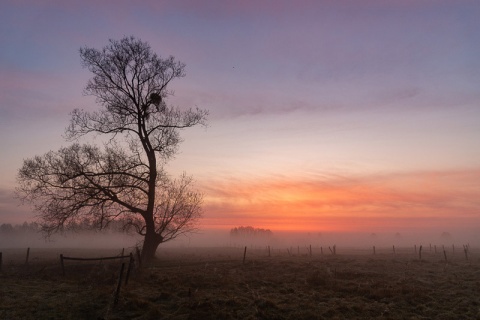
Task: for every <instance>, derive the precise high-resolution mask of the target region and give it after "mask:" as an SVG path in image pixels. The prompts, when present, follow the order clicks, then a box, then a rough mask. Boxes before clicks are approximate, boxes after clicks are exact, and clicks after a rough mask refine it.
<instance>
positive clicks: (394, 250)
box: [393, 245, 395, 254]
mask: <svg viewBox="0 0 480 320" xmlns="http://www.w3.org/2000/svg"><path fill="white" fill-rule="evenodd" d="M393 254H395V245H394V246H393Z"/></svg>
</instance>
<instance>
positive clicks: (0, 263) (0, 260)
mask: <svg viewBox="0 0 480 320" xmlns="http://www.w3.org/2000/svg"><path fill="white" fill-rule="evenodd" d="M0 272H2V252H0Z"/></svg>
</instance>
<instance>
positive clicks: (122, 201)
mask: <svg viewBox="0 0 480 320" xmlns="http://www.w3.org/2000/svg"><path fill="white" fill-rule="evenodd" d="M80 57H81V60H82V65H83V66H84V67H86V68H87V69H88V70H89V71H90V72H92V73H93V77H92V78H91V79H90V80H89V81H88V83H87V86H86V88H85V91H84V92H85V93H86V94H87V95H92V96H94V97H96V101H97V103H98V104H100V106H101V108H100V110H99V111H95V112H87V111H84V110H79V109H75V110H74V111H73V112H72V118H71V122H70V125H69V127H68V128H67V129H66V138H67V139H68V140H70V141H75V143H74V144H73V145H71V146H69V147H65V148H61V149H60V150H58V151H55V152H54V151H50V152H48V153H47V154H45V155H43V156H36V157H34V158H32V159H28V160H25V161H24V163H23V167H22V168H21V169H20V171H19V174H18V182H19V188H18V191H19V194H20V197H22V198H23V199H24V200H26V201H29V202H31V203H33V204H34V208H35V209H36V211H38V212H39V213H40V215H39V217H40V222H41V225H42V228H43V230H44V231H46V232H48V233H52V232H56V231H59V230H62V229H64V228H68V226H69V225H74V224H76V225H79V223H80V222H82V223H83V225H88V224H87V223H85V219H87V220H89V221H90V225H95V226H96V227H98V228H100V229H101V228H104V227H105V226H107V225H108V224H109V222H111V221H113V220H116V219H121V221H124V223H125V227H126V228H127V227H131V228H134V229H135V230H136V231H137V232H138V233H139V234H141V235H143V236H144V242H143V249H142V259H143V260H144V261H150V260H151V259H152V258H153V257H154V255H155V251H156V249H157V247H158V245H159V244H160V243H162V242H165V241H168V240H171V239H174V238H175V237H177V236H178V235H180V234H183V233H185V232H190V231H192V230H194V229H195V222H196V220H197V219H198V218H199V217H200V215H201V207H200V205H201V203H202V195H201V194H200V193H198V192H196V191H193V190H192V182H193V181H192V178H190V177H188V176H186V175H185V174H184V175H182V176H181V177H180V178H178V179H176V180H171V179H170V178H169V177H168V176H167V174H166V172H165V171H164V169H163V167H164V164H165V163H166V162H167V160H169V159H171V158H172V156H173V155H174V154H175V153H176V151H177V148H178V145H179V143H180V142H181V138H180V136H179V130H181V129H184V128H189V127H193V126H195V125H198V124H201V125H205V123H206V117H207V115H208V112H207V111H205V110H200V109H198V108H197V109H195V110H192V109H188V110H185V111H182V110H180V109H178V108H175V107H168V106H167V105H166V99H167V98H168V96H169V95H171V94H172V92H171V91H168V90H167V86H168V84H169V83H170V82H171V81H172V80H173V79H175V78H181V77H183V76H184V67H185V65H184V64H183V63H181V62H178V61H176V60H175V59H174V58H173V57H169V58H166V59H162V58H160V57H159V56H157V55H156V54H155V53H153V52H152V50H151V47H150V46H149V44H148V43H146V42H142V41H141V40H139V39H136V38H134V37H125V38H123V39H121V40H119V41H116V40H110V42H109V44H108V45H107V46H105V47H104V48H103V49H102V50H97V49H94V48H88V47H84V48H82V49H80ZM87 134H96V135H106V136H107V139H105V141H106V142H105V143H104V146H103V147H102V148H100V147H98V146H96V145H92V144H83V145H82V144H79V143H78V142H77V140H78V139H79V138H80V137H82V136H84V135H87Z"/></svg>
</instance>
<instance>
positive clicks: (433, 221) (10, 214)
mask: <svg viewBox="0 0 480 320" xmlns="http://www.w3.org/2000/svg"><path fill="white" fill-rule="evenodd" d="M479 16H480V3H479V2H477V1H462V0H459V1H405V0H397V1H380V0H379V1H373V0H372V1H353V0H350V1H295V2H292V1H237V2H225V1H205V2H198V1H143V2H142V3H141V4H137V3H136V4H133V3H131V2H128V1H115V2H114V1H102V2H100V3H98V4H97V3H96V2H94V1H84V2H69V1H43V2H42V3H39V2H37V1H4V2H2V10H0V30H1V32H0V41H1V47H2V50H1V51H0V150H1V152H2V153H1V163H0V165H1V166H0V176H1V177H2V178H1V180H0V224H1V223H19V222H23V221H25V220H32V219H33V214H32V212H31V211H30V209H29V208H28V207H25V206H21V207H19V206H18V201H17V200H16V199H14V198H13V190H14V188H15V176H16V172H17V171H18V169H19V167H20V166H21V164H22V161H23V159H26V158H30V157H32V156H34V155H41V154H43V153H45V152H47V151H49V150H56V149H58V148H59V147H60V146H65V145H67V144H68V142H65V141H64V140H63V139H62V134H63V130H64V128H65V127H66V126H67V124H68V120H69V113H70V112H71V110H73V108H76V107H82V108H85V109H90V110H94V109H95V108H96V105H95V103H94V101H93V99H91V98H90V97H85V96H83V95H82V90H83V87H84V86H85V84H86V81H87V80H88V78H89V76H90V75H89V73H88V71H87V70H85V69H82V68H81V66H80V58H79V54H78V49H79V48H80V47H82V46H94V47H98V48H100V47H102V46H104V45H105V44H106V43H107V41H108V39H109V38H115V39H118V38H121V37H123V36H125V35H135V36H137V37H139V38H141V39H142V40H144V41H148V42H149V43H150V44H151V45H152V47H153V48H154V50H155V51H156V52H158V53H159V54H160V55H162V56H165V57H166V56H168V55H174V56H175V57H176V58H177V59H179V60H181V61H183V62H185V63H186V64H187V70H186V71H187V77H186V78H184V79H181V80H179V81H177V82H175V83H173V84H172V85H173V86H172V89H174V90H175V92H176V94H175V97H174V98H173V99H171V101H170V102H171V103H173V104H176V105H179V106H185V107H195V106H198V107H201V108H206V109H209V110H210V113H211V117H210V121H209V127H208V128H207V129H203V128H196V129H193V130H191V131H186V132H184V135H183V136H184V138H185V142H184V143H183V144H182V145H181V147H180V153H179V155H178V156H177V157H176V159H174V160H173V161H172V163H170V164H169V165H168V168H169V170H170V172H171V173H172V175H177V174H179V173H181V172H183V171H185V172H187V173H188V174H192V175H193V176H194V177H195V178H196V180H197V186H198V187H199V188H200V189H201V190H202V191H203V192H204V193H205V206H204V209H205V213H204V219H203V220H202V226H203V227H204V228H231V227H234V226H238V225H254V226H255V227H263V228H271V229H278V230H289V229H293V230H309V231H315V230H319V231H322V230H324V231H325V230H326V231H328V230H348V231H368V232H376V231H377V232H378V230H389V232H390V231H391V232H394V230H396V229H398V230H407V229H408V228H430V229H432V228H433V229H435V230H437V229H438V230H439V232H440V231H443V230H444V229H448V228H453V226H454V227H455V229H456V230H461V229H462V228H465V229H469V230H479V229H480V202H479V199H480V173H479V172H480V144H479V141H480V125H478V120H479V119H480V91H479V90H478V83H479V82H480V60H479V59H478V57H479V56H480V34H479V32H478V30H480V21H479V19H478V17H479ZM479 231H480V230H479Z"/></svg>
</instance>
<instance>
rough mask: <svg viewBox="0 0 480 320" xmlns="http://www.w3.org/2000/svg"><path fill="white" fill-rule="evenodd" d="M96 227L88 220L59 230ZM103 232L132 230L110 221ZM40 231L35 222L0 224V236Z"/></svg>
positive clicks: (38, 225)
mask: <svg viewBox="0 0 480 320" xmlns="http://www.w3.org/2000/svg"><path fill="white" fill-rule="evenodd" d="M98 229H99V228H98V226H97V225H96V224H93V223H92V222H89V221H88V220H84V221H81V222H79V223H75V224H71V225H69V226H68V228H65V230H60V232H62V231H63V232H69V231H79V230H98ZM102 230H103V231H105V232H127V233H130V232H131V231H132V230H129V229H128V228H125V223H124V221H111V222H110V223H109V224H108V225H107V226H104V227H103V228H102ZM41 231H42V226H41V224H39V223H37V222H24V223H22V224H14V225H12V224H10V223H3V224H0V235H13V234H22V233H39V232H41Z"/></svg>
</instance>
